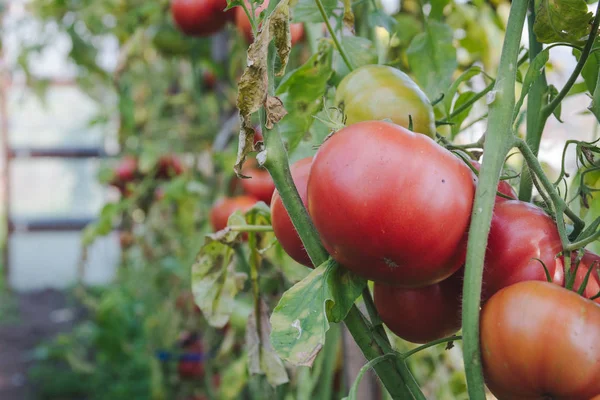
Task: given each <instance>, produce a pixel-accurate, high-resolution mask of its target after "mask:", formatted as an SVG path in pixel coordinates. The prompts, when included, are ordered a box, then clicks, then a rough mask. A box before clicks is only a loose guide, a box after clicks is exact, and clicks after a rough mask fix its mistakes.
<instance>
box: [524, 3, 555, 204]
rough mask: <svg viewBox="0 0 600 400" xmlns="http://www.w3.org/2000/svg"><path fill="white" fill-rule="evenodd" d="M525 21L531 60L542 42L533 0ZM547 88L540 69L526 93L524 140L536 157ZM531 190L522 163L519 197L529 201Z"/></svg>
mask: <svg viewBox="0 0 600 400" xmlns="http://www.w3.org/2000/svg"><path fill="white" fill-rule="evenodd" d="M527 22H528V28H529V59H530V60H531V61H532V62H533V60H534V59H535V57H536V56H537V55H538V54H539V53H540V52H541V51H542V50H543V48H542V44H541V43H540V42H538V41H537V38H536V36H535V33H534V32H533V25H534V23H535V4H534V2H533V1H530V2H529V15H528V16H527ZM547 88H548V84H547V82H546V74H545V72H544V71H542V73H541V74H540V76H539V77H538V78H537V79H536V80H535V82H534V83H533V85H532V86H531V89H530V90H529V93H527V137H526V141H527V144H528V145H529V148H530V149H531V151H532V152H533V154H535V156H536V157H537V155H538V152H539V149H540V142H541V140H542V132H543V130H544V125H546V120H547V119H548V118H547V117H546V116H545V115H544V114H542V113H541V112H540V111H541V110H542V107H543V101H544V93H545V92H546V90H547ZM532 190H533V182H532V180H531V175H530V174H529V168H527V166H526V165H523V167H522V169H521V182H520V184H519V199H520V200H522V201H527V202H528V201H531V194H532Z"/></svg>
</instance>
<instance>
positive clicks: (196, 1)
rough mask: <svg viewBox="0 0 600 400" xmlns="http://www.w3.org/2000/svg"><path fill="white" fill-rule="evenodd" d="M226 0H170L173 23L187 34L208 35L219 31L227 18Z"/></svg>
mask: <svg viewBox="0 0 600 400" xmlns="http://www.w3.org/2000/svg"><path fill="white" fill-rule="evenodd" d="M226 7H227V1H226V0H172V1H171V14H172V15H173V20H174V21H175V24H176V25H177V27H178V28H179V30H181V31H182V32H183V33H185V34H186V35H189V36H209V35H212V34H214V33H216V32H218V31H220V30H221V29H222V28H223V26H225V23H226V22H227V20H228V18H230V17H229V16H228V15H227V13H226V12H224V11H223V10H225V8H226Z"/></svg>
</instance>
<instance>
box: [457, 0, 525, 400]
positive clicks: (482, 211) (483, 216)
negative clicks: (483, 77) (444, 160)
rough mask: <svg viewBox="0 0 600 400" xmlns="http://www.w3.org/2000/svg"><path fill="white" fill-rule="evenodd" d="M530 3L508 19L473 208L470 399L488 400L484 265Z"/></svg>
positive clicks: (466, 346)
mask: <svg viewBox="0 0 600 400" xmlns="http://www.w3.org/2000/svg"><path fill="white" fill-rule="evenodd" d="M527 3H528V1H527V0H514V1H513V2H512V6H511V9H510V15H509V17H508V25H507V29H506V36H505V37H504V45H503V47H502V54H501V57H500V65H499V66H498V74H497V78H496V84H495V86H494V90H493V91H492V92H490V93H493V99H492V100H491V102H490V103H491V104H490V106H489V119H488V125H487V133H486V138H485V144H484V153H485V154H486V157H485V158H484V161H483V165H482V166H481V171H480V174H479V183H478V185H477V190H476V191H475V202H474V204H473V213H472V218H471V226H470V228H469V243H468V246H467V257H466V265H465V279H464V285H463V315H462V322H463V323H462V326H463V356H464V362H465V373H466V377H467V388H468V391H469V397H470V398H471V399H473V400H483V399H485V386H484V380H483V372H482V368H481V354H480V348H479V306H480V301H481V283H482V274H483V259H484V256H485V249H486V247H487V239H488V234H489V231H490V224H491V221H492V210H493V207H494V201H495V197H496V196H495V195H496V186H497V185H498V181H499V179H500V173H501V171H502V166H503V164H504V158H505V157H506V155H507V154H508V152H509V150H510V149H511V147H512V146H513V143H514V136H513V135H512V132H511V125H512V115H513V110H514V106H515V81H516V71H517V68H516V67H517V62H518V56H519V47H520V44H521V33H522V31H523V25H524V23H525V15H526V14H527Z"/></svg>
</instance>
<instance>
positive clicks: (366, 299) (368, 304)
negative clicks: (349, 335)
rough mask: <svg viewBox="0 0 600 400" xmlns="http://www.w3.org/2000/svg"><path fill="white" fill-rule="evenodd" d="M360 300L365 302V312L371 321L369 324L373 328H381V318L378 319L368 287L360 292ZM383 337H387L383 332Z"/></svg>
mask: <svg viewBox="0 0 600 400" xmlns="http://www.w3.org/2000/svg"><path fill="white" fill-rule="evenodd" d="M362 298H363V301H364V302H365V306H366V308H367V312H368V314H369V319H370V320H371V324H372V325H373V327H374V328H377V327H378V326H383V325H382V322H381V318H380V317H379V313H378V312H377V308H376V307H375V303H374V302H373V297H371V291H370V290H369V287H368V286H367V287H365V288H364V290H363V292H362ZM383 337H387V335H386V334H385V331H384V332H383Z"/></svg>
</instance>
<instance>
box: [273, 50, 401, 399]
mask: <svg viewBox="0 0 600 400" xmlns="http://www.w3.org/2000/svg"><path fill="white" fill-rule="evenodd" d="M268 57H269V59H268V63H267V68H268V73H269V86H270V87H269V93H271V94H272V93H273V91H274V89H273V87H272V86H273V82H274V73H273V70H274V60H275V51H274V46H273V44H271V45H270V46H269V54H268ZM263 128H264V124H263ZM263 132H265V133H266V134H265V135H264V139H265V146H266V153H267V157H266V160H265V162H264V166H265V168H266V169H267V170H268V171H269V173H270V174H271V177H272V178H273V182H274V183H275V188H276V189H277V191H278V192H279V196H280V197H281V201H282V202H283V206H284V207H285V209H286V210H287V212H288V214H289V216H290V219H291V220H292V224H293V225H294V227H295V228H296V231H297V232H298V235H299V236H300V239H301V240H302V243H303V244H304V248H305V249H306V252H307V253H308V255H309V257H310V259H311V261H312V262H313V264H314V265H317V266H318V265H321V264H322V263H324V262H325V261H327V259H328V258H329V254H328V253H327V251H325V248H324V247H323V246H322V244H321V241H320V239H319V234H318V233H317V231H316V229H315V227H314V225H313V223H312V221H311V219H310V217H309V215H308V212H307V211H306V208H305V207H304V204H303V203H302V200H301V199H300V196H299V194H298V190H297V189H296V185H295V184H294V181H293V179H292V175H291V173H290V168H289V161H288V156H287V151H286V149H285V146H284V145H283V140H282V139H281V135H280V133H279V129H278V127H277V125H276V126H275V127H274V128H273V129H271V130H269V131H267V130H266V129H265V130H263ZM344 323H345V324H346V327H347V328H348V330H349V331H350V334H351V335H352V337H353V338H354V340H355V342H356V343H357V344H358V346H359V347H360V349H361V351H362V352H363V354H364V356H365V357H366V358H367V359H368V360H372V359H374V358H377V357H379V356H382V355H383V354H386V353H388V352H391V349H389V351H388V349H385V351H384V350H383V349H382V348H381V347H380V346H379V345H378V344H377V343H376V342H375V340H373V338H372V332H371V328H370V326H369V325H368V324H367V322H366V321H365V319H364V317H363V315H362V314H361V312H360V311H359V310H358V308H356V306H352V308H351V309H350V311H349V312H348V315H347V316H346V319H345V320H344ZM399 369H402V368H400V367H399V366H397V365H396V363H394V362H393V361H388V362H385V363H381V364H378V365H377V366H376V367H375V372H376V373H377V376H379V378H380V379H381V381H382V382H383V384H384V385H385V387H386V389H387V390H388V392H389V393H390V394H391V395H392V397H393V398H394V399H402V400H404V399H412V398H413V396H412V394H411V392H410V391H409V389H408V388H407V386H406V385H405V384H404V379H403V377H402V375H406V374H410V371H409V370H408V368H406V366H404V369H405V371H404V370H403V371H402V374H401V373H400V371H399Z"/></svg>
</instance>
